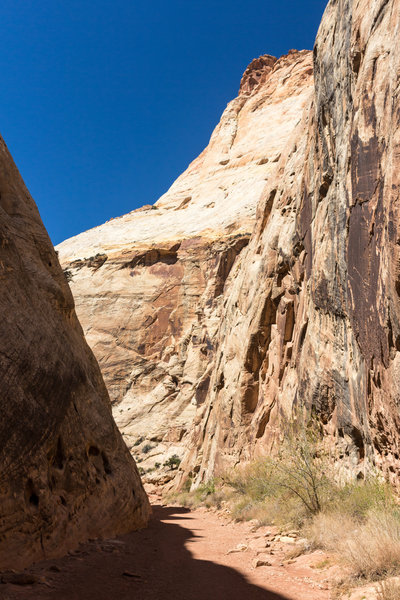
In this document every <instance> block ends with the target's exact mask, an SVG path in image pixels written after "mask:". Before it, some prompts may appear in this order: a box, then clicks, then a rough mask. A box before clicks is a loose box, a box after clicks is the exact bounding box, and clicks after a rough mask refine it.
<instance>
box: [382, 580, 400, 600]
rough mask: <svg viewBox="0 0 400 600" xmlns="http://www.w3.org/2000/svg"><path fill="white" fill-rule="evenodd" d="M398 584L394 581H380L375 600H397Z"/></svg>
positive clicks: (399, 596)
mask: <svg viewBox="0 0 400 600" xmlns="http://www.w3.org/2000/svg"><path fill="white" fill-rule="evenodd" d="M399 598H400V582H399V581H398V580H397V581H396V580H394V579H388V580H387V581H382V582H381V583H380V584H379V585H378V588H377V600H399Z"/></svg>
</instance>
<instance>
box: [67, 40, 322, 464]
mask: <svg viewBox="0 0 400 600" xmlns="http://www.w3.org/2000/svg"><path fill="white" fill-rule="evenodd" d="M253 76H255V77H256V80H253V79H252V77H253ZM257 78H258V79H257ZM312 81H313V80H312V55H311V53H310V52H307V51H303V52H295V51H293V52H291V53H290V54H289V55H288V56H285V57H282V58H281V59H279V60H277V59H275V58H273V57H270V56H264V57H260V58H259V59H256V61H253V63H252V65H250V67H249V68H248V69H247V71H246V73H245V75H244V77H243V80H242V84H241V89H240V93H239V97H238V98H236V99H235V100H233V101H232V102H230V103H229V105H228V107H227V109H226V110H225V112H224V114H223V116H222V118H221V122H220V124H219V125H218V126H217V128H216V129H215V131H214V133H213V135H212V137H211V140H210V143H209V145H208V147H207V148H206V149H205V150H204V151H203V152H202V154H201V155H200V156H199V157H198V158H197V159H196V160H195V161H193V163H192V164H191V165H190V166H189V167H188V169H187V171H185V173H183V174H182V175H181V176H180V177H179V178H178V179H177V181H176V182H175V183H174V184H173V186H172V187H171V189H170V190H169V191H168V192H167V193H166V194H165V195H164V196H163V197H162V198H160V200H159V201H158V202H157V203H156V204H155V206H153V207H144V208H143V209H140V210H139V211H134V212H133V213H130V214H129V215H126V216H124V217H121V218H118V219H114V220H112V221H110V222H108V223H106V224H105V225H102V226H101V227H98V228H95V229H93V230H91V231H88V232H86V233H83V234H81V235H79V236H77V237H75V238H72V239H71V240H67V241H66V242H63V243H62V244H61V245H60V246H59V247H58V249H59V252H60V258H61V261H62V264H63V266H64V267H65V268H66V269H67V270H68V271H69V272H70V278H71V289H72V291H73V294H74V297H75V301H76V304H77V311H78V316H79V318H80V320H81V322H82V324H83V327H84V329H85V332H86V336H87V340H88V342H89V344H90V345H91V347H92V348H93V350H94V352H95V354H96V356H97V358H98V360H99V362H100V365H101V368H102V372H103V375H104V377H105V381H106V384H107V386H108V388H109V391H110V394H111V397H112V399H113V402H114V408H113V410H114V415H115V418H116V421H117V423H118V425H119V427H120V429H121V430H122V432H123V434H124V437H125V439H126V441H127V443H128V445H129V447H130V448H132V449H133V451H134V452H135V453H136V454H137V456H138V457H140V458H141V459H144V461H143V465H142V466H145V467H148V466H152V465H154V463H155V462H162V461H163V460H164V459H165V456H168V455H170V454H173V453H177V454H179V455H181V456H182V455H183V453H184V450H185V448H186V446H187V443H188V436H189V435H190V434H191V429H192V423H193V418H194V417H195V416H196V414H197V411H198V410H199V407H201V406H202V405H203V404H204V402H205V401H206V400H207V398H208V397H209V394H210V391H211V388H210V381H211V377H212V374H213V370H214V365H215V363H214V360H215V356H216V350H217V347H216V340H217V332H218V330H219V328H220V326H221V320H222V319H224V315H225V308H224V303H225V296H226V291H227V289H228V288H229V287H230V286H231V282H232V281H233V280H234V279H235V277H236V274H237V272H238V269H239V268H240V265H241V257H242V254H243V252H244V248H245V247H246V246H247V244H248V241H249V237H250V234H251V231H252V229H253V226H254V222H255V218H256V206H257V203H258V200H259V199H260V197H261V195H262V191H263V189H264V186H265V182H266V181H267V180H269V179H270V178H271V177H273V176H274V173H275V171H276V169H277V165H278V161H279V157H280V155H281V153H282V152H283V150H284V147H285V145H286V143H287V140H288V139H289V138H290V136H291V134H292V130H293V128H294V127H295V125H296V122H297V121H298V120H299V119H300V117H301V114H302V111H303V108H304V105H305V103H306V102H308V99H309V96H310V93H311V91H312ZM96 255H97V256H96ZM88 257H89V258H88ZM90 257H91V258H90ZM141 438H143V440H142V442H141V444H139V445H135V444H136V443H137V441H138V440H140V439H141ZM149 444H150V446H152V448H151V450H150V451H149V452H147V453H146V454H144V453H142V452H141V450H142V448H144V447H146V449H147V450H148V449H149Z"/></svg>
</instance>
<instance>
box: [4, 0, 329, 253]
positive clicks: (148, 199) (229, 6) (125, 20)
mask: <svg viewBox="0 0 400 600" xmlns="http://www.w3.org/2000/svg"><path fill="white" fill-rule="evenodd" d="M325 5H326V0H297V1H296V0H293V1H290V2H289V1H283V0H281V1H280V2H276V0H275V1H274V2H271V1H270V0H263V1H260V0H257V1H256V0H247V1H246V2H243V0H229V1H228V0H212V1H211V0H202V1H193V2H192V1H191V0H186V1H184V0H168V1H165V0H164V1H163V0H152V1H151V2H148V1H147V2H145V1H143V0H129V1H128V0H96V1H89V0H79V1H78V0H57V1H55V0H40V2H37V0H2V2H1V5H0V23H1V26H0V27H1V32H0V33H1V35H0V71H1V74H2V94H1V96H0V113H1V115H2V119H1V123H0V131H1V134H2V135H3V137H4V139H5V141H6V143H7V145H8V147H9V149H10V151H11V153H12V155H13V157H14V160H15V161H16V163H17V166H18V168H19V169H20V171H21V174H22V176H23V178H24V180H25V182H26V184H27V186H28V188H29V190H30V192H31V194H32V195H33V197H34V198H35V200H36V202H37V204H38V206H39V210H40V213H41V215H42V219H43V221H44V224H45V226H46V227H47V230H48V232H49V234H50V236H51V238H52V240H53V243H54V244H57V243H59V242H61V241H62V240H63V239H66V238H68V237H70V236H72V235H75V234H77V233H80V232H81V231H84V230H86V229H89V228H90V227H94V226H95V225H98V224H100V223H103V222H104V221H106V220H108V219H109V218H111V217H115V216H119V215H122V214H124V213H126V212H129V211H130V210H133V209H134V208H137V207H138V206H141V205H143V204H149V203H152V202H155V201H156V200H157V198H158V197H159V196H160V195H161V194H163V193H164V192H165V191H166V190H167V189H168V187H169V186H170V185H171V183H172V182H173V181H174V179H176V177H177V176H178V175H179V174H180V173H181V172H182V171H183V170H184V169H185V168H186V167H187V165H188V164H189V163H190V161H191V160H193V158H195V157H196V156H197V155H198V154H199V153H200V152H201V150H202V149H203V148H204V146H205V145H206V144H207V142H208V139H209V137H210V134H211V132H212V130H213V128H214V127H215V125H216V124H217V123H218V121H219V118H220V115H221V113H222V111H223V110H224V108H225V106H226V104H227V102H228V101H229V100H231V99H232V98H234V97H235V96H236V95H237V90H238V86H239V82H240V78H241V75H242V72H243V71H244V69H245V68H246V66H247V64H248V63H249V62H250V61H251V60H252V59H253V58H254V57H256V56H259V55H260V54H266V53H268V54H273V55H275V56H280V55H281V54H284V53H286V52H287V51H288V50H289V49H291V48H297V49H303V48H312V46H313V43H314V39H315V35H316V32H317V28H318V25H319V22H320V20H321V16H322V13H323V10H324V8H325Z"/></svg>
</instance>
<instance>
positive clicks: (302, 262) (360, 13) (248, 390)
mask: <svg viewBox="0 0 400 600" xmlns="http://www.w3.org/2000/svg"><path fill="white" fill-rule="evenodd" d="M399 22H400V2H399V1H398V0H372V1H371V0H368V1H367V0H357V1H355V0H354V1H353V0H336V1H333V0H331V2H330V3H329V4H328V7H327V9H326V11H325V14H324V18H323V21H322V24H321V27H320V30H319V33H318V37H317V40H316V44H315V48H314V72H315V93H314V95H313V97H312V98H311V100H310V103H309V104H308V105H307V106H306V109H305V111H304V114H303V117H302V120H301V122H300V123H299V124H298V126H297V127H296V129H295V130H294V132H293V135H292V139H291V143H290V144H289V145H288V146H287V149H286V151H285V153H283V154H282V156H281V159H280V162H279V165H278V169H277V172H276V175H275V177H274V178H271V179H270V181H269V182H268V184H267V185H266V188H265V191H264V195H263V196H264V197H263V200H262V201H261V202H260V205H259V210H258V219H257V224H256V228H255V231H254V233H253V235H252V238H251V240H250V243H249V245H248V247H247V248H246V250H245V251H244V253H243V255H242V262H241V265H240V266H239V265H238V268H237V269H236V272H235V274H234V283H233V284H232V286H231V288H230V290H229V291H228V293H227V295H226V297H225V299H224V302H225V308H224V320H223V322H222V323H221V326H220V327H219V330H218V332H217V334H216V339H215V345H216V347H217V351H216V359H215V365H216V367H215V369H214V370H213V373H212V377H211V380H210V386H209V389H210V392H209V394H208V395H207V398H206V401H205V402H204V405H203V407H202V409H201V410H199V411H198V413H197V416H196V424H195V427H194V431H193V435H192V438H191V441H190V443H189V450H188V453H187V456H186V459H185V464H184V465H183V469H184V471H185V472H186V473H189V474H190V473H191V474H192V476H196V474H197V481H198V480H199V479H202V478H203V479H204V478H205V479H206V478H208V477H209V476H210V475H211V474H212V473H214V472H215V471H216V470H218V469H220V468H224V467H226V465H227V464H230V465H232V464H236V463H237V462H239V461H243V460H246V459H247V458H249V457H251V456H254V454H257V453H260V454H261V453H265V452H268V451H270V449H271V448H272V446H273V445H274V443H277V442H278V443H279V439H280V436H281V431H282V429H281V423H282V419H283V418H285V417H290V416H291V415H293V411H294V409H295V410H296V408H297V407H303V406H305V407H307V408H308V410H309V411H311V410H313V411H314V412H315V413H316V414H317V416H318V418H319V419H320V421H321V423H322V425H323V426H324V429H325V431H326V433H327V434H328V435H329V436H331V439H332V440H334V441H335V445H336V447H337V451H338V457H339V458H342V459H344V460H343V462H344V464H346V465H347V467H348V468H349V469H350V471H351V473H352V474H354V475H356V476H359V477H360V476H361V477H362V476H363V475H364V474H365V471H366V470H367V469H368V468H369V466H370V465H371V464H375V465H379V466H382V467H383V468H384V469H386V470H388V471H389V472H391V473H392V474H396V475H397V474H398V473H399V468H400V462H399V452H400V448H399V435H398V432H399V426H400V423H399V411H398V406H399V394H400V386H399V381H400V380H399V375H400V312H399V311H400V309H399V307H400V303H399V294H400V285H399V280H400V274H399V239H400V235H399V224H400V215H399V161H400V137H399V131H400V128H399V118H400V100H399V73H400V54H399V44H400V41H399V36H398V24H399Z"/></svg>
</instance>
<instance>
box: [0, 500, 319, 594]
mask: <svg viewBox="0 0 400 600" xmlns="http://www.w3.org/2000/svg"><path fill="white" fill-rule="evenodd" d="M157 502H158V503H157ZM237 547H239V548H241V550H240V551H237V550H238V548H237ZM291 548H293V545H292V546H291V544H290V543H289V544H288V543H286V544H285V543H281V542H280V541H279V540H277V539H275V532H273V531H271V529H267V528H261V529H257V530H255V528H254V526H253V527H252V525H251V524H250V523H243V524H242V523H232V522H229V521H228V520H227V519H226V518H224V517H223V516H221V515H218V514H216V513H214V512H210V511H206V510H204V509H199V510H194V511H189V510H187V509H185V508H181V507H172V506H162V505H161V504H160V503H159V499H157V498H153V516H152V518H151V521H150V524H149V527H148V528H147V529H145V530H142V531H139V532H134V533H131V534H128V535H125V536H121V537H119V538H118V539H114V540H103V541H96V542H91V543H88V544H85V545H82V546H81V547H80V549H79V550H78V551H76V552H74V553H72V554H69V555H68V556H66V557H64V558H62V559H57V560H50V561H45V562H42V563H38V564H37V565H35V566H34V567H33V568H31V569H29V570H27V571H26V572H25V575H24V579H25V584H24V585H17V584H16V583H9V582H8V583H2V584H0V599H1V600H24V599H28V598H29V599H32V600H33V599H35V600H42V599H43V600H45V599H49V598H54V599H57V600H164V599H165V600H208V599H209V598H213V599H215V600H328V599H329V597H330V595H329V590H328V584H327V580H326V574H327V573H326V571H324V570H323V569H321V568H320V567H319V566H318V565H319V564H321V563H323V558H324V557H323V556H321V555H319V554H318V553H315V554H312V555H305V556H300V557H299V558H297V559H294V560H285V557H286V556H287V553H288V550H290V549H291ZM232 550H236V551H234V552H232ZM257 557H261V558H263V559H264V561H265V560H266V558H268V561H267V562H268V563H269V565H266V566H259V567H255V566H254V561H255V559H256V558H257ZM12 577H15V576H14V575H11V578H12ZM16 577H17V579H18V578H20V579H21V575H20V574H18V575H17V576H16ZM9 578H10V575H8V576H7V575H5V574H3V575H2V580H3V581H7V580H9ZM34 580H36V582H35V583H29V582H30V581H34ZM20 583H22V581H20Z"/></svg>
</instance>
